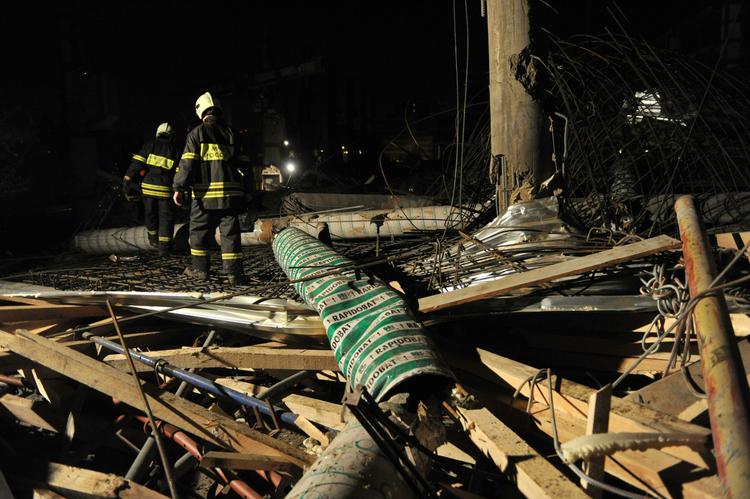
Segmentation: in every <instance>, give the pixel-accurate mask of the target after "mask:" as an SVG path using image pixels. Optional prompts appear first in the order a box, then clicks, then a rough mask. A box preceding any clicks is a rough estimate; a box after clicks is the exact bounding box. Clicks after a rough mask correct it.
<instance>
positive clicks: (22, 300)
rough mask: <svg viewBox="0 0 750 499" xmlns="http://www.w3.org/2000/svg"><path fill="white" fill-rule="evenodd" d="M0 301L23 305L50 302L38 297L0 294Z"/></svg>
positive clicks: (41, 304)
mask: <svg viewBox="0 0 750 499" xmlns="http://www.w3.org/2000/svg"><path fill="white" fill-rule="evenodd" d="M0 302H6V303H19V304H23V305H40V306H43V305H49V304H50V302H48V301H44V300H40V299H38V298H27V297H25V296H8V295H0Z"/></svg>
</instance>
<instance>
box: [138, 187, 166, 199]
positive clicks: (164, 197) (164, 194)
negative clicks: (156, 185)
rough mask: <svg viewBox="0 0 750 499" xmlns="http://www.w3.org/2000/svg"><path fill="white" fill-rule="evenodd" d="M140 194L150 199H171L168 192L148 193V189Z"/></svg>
mask: <svg viewBox="0 0 750 499" xmlns="http://www.w3.org/2000/svg"><path fill="white" fill-rule="evenodd" d="M141 193H142V194H143V195H144V196H146V197H152V198H163V199H169V198H171V197H172V194H170V193H169V192H161V191H150V190H148V189H143V190H142V191H141Z"/></svg>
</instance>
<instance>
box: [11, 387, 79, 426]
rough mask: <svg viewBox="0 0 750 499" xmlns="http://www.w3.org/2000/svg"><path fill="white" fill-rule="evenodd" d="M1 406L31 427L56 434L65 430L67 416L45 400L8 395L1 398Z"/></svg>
mask: <svg viewBox="0 0 750 499" xmlns="http://www.w3.org/2000/svg"><path fill="white" fill-rule="evenodd" d="M0 404H1V405H2V406H3V407H5V409H7V410H8V412H10V413H11V414H13V416H14V417H15V418H16V419H17V420H19V421H21V422H22V423H24V424H27V425H29V426H33V427H35V428H41V429H43V430H47V431H52V432H55V433H58V432H60V431H61V430H62V429H64V428H65V422H66V420H67V417H66V415H65V414H63V413H61V412H58V411H57V410H55V408H54V407H52V406H51V405H50V404H49V402H46V401H44V400H31V399H27V398H22V397H17V396H15V395H13V394H10V393H6V394H5V395H3V396H2V397H0Z"/></svg>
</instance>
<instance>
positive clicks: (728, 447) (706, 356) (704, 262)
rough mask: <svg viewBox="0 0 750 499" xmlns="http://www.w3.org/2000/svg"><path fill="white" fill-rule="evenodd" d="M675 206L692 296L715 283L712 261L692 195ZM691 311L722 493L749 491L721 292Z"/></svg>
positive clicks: (736, 358)
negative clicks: (696, 334)
mask: <svg viewBox="0 0 750 499" xmlns="http://www.w3.org/2000/svg"><path fill="white" fill-rule="evenodd" d="M675 212H676V214H677V223H678V225H679V227H680V238H681V239H682V253H683V256H684V259H685V273H686V275H687V279H688V285H689V288H690V296H691V297H694V296H696V295H698V294H699V293H702V292H704V291H706V290H708V289H710V288H711V286H712V285H714V283H713V280H714V278H715V276H716V266H715V264H714V260H713V258H712V256H711V251H710V247H709V244H708V238H707V237H706V232H705V230H704V229H703V224H702V221H701V218H700V215H699V213H698V210H697V209H696V206H695V201H694V200H693V197H692V196H682V197H680V198H678V199H677V201H676V202H675ZM693 313H694V317H695V328H696V331H697V333H698V339H699V346H700V355H701V365H702V368H703V377H704V379H705V384H706V392H707V394H708V414H709V418H710V420H711V432H712V436H713V442H714V449H715V454H716V466H717V469H718V472H719V478H720V479H721V483H722V486H723V488H724V494H725V496H726V497H747V496H746V494H747V492H748V491H749V490H750V419H748V414H750V403H749V402H748V400H749V398H750V397H749V396H748V385H747V382H746V381H745V371H744V369H743V368H742V360H741V358H740V355H739V350H738V349H737V343H736V340H735V337H734V331H733V330H732V323H731V322H730V320H729V312H728V310H727V304H726V301H725V299H724V295H723V293H722V294H719V295H709V296H706V297H705V298H702V299H701V300H700V302H699V303H698V304H697V305H696V306H695V309H694V312H693Z"/></svg>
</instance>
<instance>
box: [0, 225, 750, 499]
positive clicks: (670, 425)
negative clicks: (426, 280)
mask: <svg viewBox="0 0 750 499" xmlns="http://www.w3.org/2000/svg"><path fill="white" fill-rule="evenodd" d="M678 248H679V242H678V241H675V240H673V239H670V238H667V237H665V236H660V237H657V238H653V239H650V240H647V241H641V242H638V243H634V244H632V245H626V246H622V247H617V248H614V249H612V250H607V251H604V252H601V253H596V254H592V255H587V256H584V257H579V258H574V259H571V260H569V261H566V262H563V263H561V264H555V265H551V266H548V267H545V268H540V269H535V270H531V271H526V272H521V273H518V274H516V275H514V276H510V277H507V278H502V279H499V280H497V281H493V282H490V283H486V284H481V285H477V286H472V287H469V288H465V289H460V290H457V291H454V292H448V293H441V294H439V295H434V296H429V297H424V298H422V299H420V300H419V302H418V307H419V309H420V312H422V313H423V314H427V313H429V312H431V311H435V310H441V309H446V308H449V307H452V306H455V305H457V304H463V303H467V302H471V301H477V300H482V299H487V298H490V297H493V296H499V295H502V294H505V293H508V292H510V291H514V290H519V289H524V288H528V287H531V286H538V285H540V284H544V283H549V282H554V281H556V280H558V279H561V278H564V277H567V276H574V275H580V274H583V273H586V272H590V271H592V270H596V269H604V268H607V267H611V266H614V265H618V264H620V263H622V262H626V261H631V260H634V259H638V258H642V257H645V256H647V255H652V254H655V253H659V252H665V251H675V250H677V249H678ZM128 316H132V313H130V312H125V311H123V310H115V311H114V312H111V311H110V310H108V309H107V308H105V307H101V306H90V305H60V304H52V303H48V302H45V301H42V300H38V299H32V298H19V297H10V296H0V393H2V396H1V397H0V406H2V410H3V411H4V414H3V415H2V419H1V420H0V421H1V423H0V424H2V425H3V431H2V432H0V448H1V449H2V451H0V456H1V457H0V459H1V461H0V469H2V473H0V496H2V497H6V496H7V497H14V496H15V497H31V496H32V495H35V496H39V497H92V496H94V497H163V496H165V495H170V493H171V494H172V495H179V496H184V497H214V496H215V495H219V494H224V493H228V494H238V495H240V496H242V497H284V496H285V495H286V494H287V493H288V492H289V490H290V489H291V487H292V486H293V485H294V483H295V482H296V481H297V480H298V479H299V478H300V477H301V476H302V475H303V474H304V473H305V470H306V469H307V468H309V467H310V465H311V464H312V463H313V462H314V461H315V460H316V459H317V457H318V456H319V455H320V454H321V452H322V451H323V450H324V449H325V448H326V447H327V446H328V445H329V444H330V442H331V441H332V440H333V439H334V438H335V437H336V434H337V432H339V431H341V430H342V429H343V428H344V425H345V423H346V422H347V421H349V420H351V418H352V417H353V416H352V414H351V413H350V412H348V411H347V410H346V409H345V408H344V407H342V403H341V399H342V396H343V395H344V392H345V390H346V381H345V379H344V378H343V376H342V375H341V374H340V371H339V366H338V365H337V363H336V361H335V359H334V356H333V353H332V352H331V350H330V349H328V348H324V347H322V346H321V347H318V348H303V347H300V346H299V345H294V344H283V343H279V342H259V340H255V339H253V338H251V337H248V336H247V335H241V334H237V333H232V332H229V331H222V330H218V329H212V328H210V327H206V326H186V325H184V324H182V325H180V324H176V323H174V322H170V321H169V320H164V319H157V318H155V317H144V318H142V319H140V320H128V321H123V323H122V324H119V323H118V324H117V325H118V326H119V328H120V330H121V333H122V336H120V335H119V334H118V332H117V327H115V324H114V323H115V322H116V321H119V320H120V319H124V318H125V317H128ZM584 316H585V314H584ZM734 319H736V320H737V322H736V324H737V326H738V327H737V332H738V333H742V332H745V331H747V327H746V326H745V324H744V322H742V321H743V320H744V319H746V317H745V316H736V317H734ZM585 322H586V319H584V320H583V321H580V320H579V321H578V322H577V323H576V324H575V325H574V324H559V323H558V324H551V325H549V324H548V325H547V327H546V328H544V327H541V326H540V327H538V328H533V329H532V328H531V327H529V326H528V325H527V326H525V327H524V325H523V324H521V325H516V326H514V327H510V328H508V327H505V326H502V330H501V326H500V325H499V324H498V323H494V322H493V320H492V319H491V318H488V319H487V320H486V322H485V323H484V325H485V327H486V326H488V325H489V327H495V328H497V331H495V333H496V334H495V335H492V336H494V337H495V338H494V339H495V341H485V340H486V338H485V339H484V340H481V341H480V336H481V335H479V334H476V341H475V339H474V338H473V333H474V332H473V331H469V330H465V329H463V330H462V329H461V328H460V325H458V326H456V325H454V326H452V327H453V328H454V329H458V330H459V335H458V337H457V336H456V335H455V334H453V335H452V334H450V333H449V332H444V331H443V330H440V329H437V328H436V329H428V330H429V331H430V332H431V333H432V334H433V339H434V340H435V342H436V344H437V346H438V348H439V349H440V353H441V355H442V356H443V358H444V360H445V361H446V362H447V363H448V364H449V365H450V366H451V367H452V368H453V369H454V372H455V374H456V376H457V378H458V383H457V385H456V387H455V388H454V389H453V393H452V396H451V398H450V399H448V400H446V401H445V402H444V403H443V407H442V410H441V414H440V418H441V421H442V423H443V425H444V428H445V432H444V434H443V433H442V432H436V434H435V435H433V436H434V438H435V439H439V442H436V445H434V447H436V451H435V454H436V455H437V456H442V457H440V458H436V459H437V461H436V462H439V463H440V466H433V467H432V469H431V471H430V472H429V475H428V476H427V479H428V481H429V482H430V483H432V484H434V486H435V491H434V492H435V493H436V494H437V495H440V496H441V497H497V496H500V495H504V494H508V493H509V494H511V495H518V493H520V494H522V495H524V496H526V497H550V498H561V497H566V498H568V497H586V496H589V495H590V496H596V495H597V494H599V493H600V490H599V489H598V488H597V487H594V486H592V485H591V484H590V483H586V482H584V483H583V484H582V483H581V481H580V479H579V478H578V477H577V476H575V475H574V474H573V473H572V472H571V470H570V468H569V467H568V466H567V465H566V464H565V463H563V462H562V461H561V459H560V458H559V456H558V455H556V453H555V450H554V445H553V441H554V440H553V437H554V435H557V437H556V438H557V439H559V441H560V442H561V443H562V444H563V446H564V445H565V443H566V442H570V441H572V440H574V439H576V438H578V437H582V436H585V435H592V434H597V433H608V432H609V433H614V432H633V433H637V434H652V435H653V434H658V435H660V436H662V437H663V438H664V439H666V442H667V444H663V445H661V446H659V447H660V448H647V447H650V445H645V444H644V446H643V449H644V450H616V451H614V452H611V453H605V454H606V455H602V454H591V455H590V456H589V457H588V458H587V459H586V460H585V462H584V463H583V467H584V468H585V470H586V472H587V473H588V474H589V476H591V477H593V478H595V479H597V480H600V481H606V482H607V483H608V484H612V485H614V486H616V487H617V488H619V489H625V490H628V491H631V493H634V494H640V495H644V494H645V495H651V496H655V497H683V496H684V497H717V496H720V495H721V494H722V491H721V487H720V483H719V480H718V477H717V475H716V471H715V463H714V459H713V457H712V455H711V452H710V434H711V433H710V429H709V427H708V423H707V422H706V418H705V412H706V401H705V399H704V398H701V396H700V388H699V387H698V388H696V387H693V386H691V385H689V384H687V383H686V382H685V375H684V374H683V373H681V372H679V371H678V372H676V373H674V374H670V375H668V376H665V377H660V378H659V377H656V376H651V377H650V378H648V379H646V378H645V377H644V376H642V375H639V377H638V380H639V381H638V382H639V383H640V384H641V385H642V387H640V388H637V387H633V386H632V384H631V389H629V390H628V391H629V394H627V396H623V395H625V394H623V393H616V394H615V395H612V394H611V392H608V391H607V390H606V389H604V390H599V387H598V386H597V384H596V380H592V379H588V382H584V381H586V379H587V374H586V373H590V372H597V373H609V375H610V376H611V375H615V376H616V374H617V373H618V372H622V371H623V370H624V369H626V368H627V367H628V366H629V364H628V362H629V360H628V359H631V360H632V359H633V358H636V357H637V355H636V353H635V350H633V349H632V347H633V346H634V345H636V344H637V343H638V339H639V338H641V336H642V333H641V332H639V331H638V329H637V328H631V327H630V325H627V324H623V323H618V324H612V323H610V324H601V323H597V324H595V325H592V324H588V325H587V327H586V325H583V326H582V325H581V324H582V323H585ZM88 326H93V327H94V329H90V331H91V332H93V333H94V334H96V335H97V336H100V337H103V338H106V339H109V340H111V341H113V342H115V343H118V344H119V343H121V342H123V341H124V343H125V345H127V347H129V348H131V349H134V350H137V351H139V352H141V353H144V354H145V355H147V356H148V357H151V358H154V359H160V360H159V363H160V364H161V365H163V364H164V363H167V364H169V365H171V366H174V367H177V368H181V369H183V370H186V371H189V372H190V373H196V374H200V376H202V377H203V378H205V379H208V380H210V381H212V382H213V383H215V384H216V385H218V386H222V387H226V388H228V389H232V390H235V391H237V392H240V393H243V394H245V395H247V396H249V397H253V398H255V399H257V400H260V401H262V403H265V404H267V406H268V411H266V412H265V413H264V412H263V411H261V410H258V408H257V407H256V408H255V409H252V408H248V407H247V406H241V405H240V404H237V403H236V402H235V401H233V400H232V399H230V398H227V397H222V396H217V395H215V394H210V393H207V392H206V391H205V390H203V389H202V388H200V387H196V386H186V387H181V388H178V387H179V386H180V384H181V383H180V380H179V379H176V378H175V377H173V376H170V375H167V374H165V373H164V370H163V369H158V368H157V369H153V368H149V367H146V366H145V365H144V364H140V363H136V364H135V368H136V369H137V371H138V381H137V380H136V378H134V377H133V375H132V374H131V370H130V369H131V368H130V366H129V363H128V359H127V356H125V355H122V354H116V353H112V352H111V351H108V350H107V349H105V348H101V347H100V346H98V345H97V344H95V343H93V342H92V341H90V340H88V339H84V338H83V337H82V334H81V333H82V332H83V331H86V330H88V329H84V328H86V327H88ZM574 330H579V333H580V335H577V334H575V333H574V332H573V331H574ZM321 331H322V328H321ZM454 332H455V331H454ZM505 333H507V335H504V334H505ZM513 338H516V340H513ZM581 338H586V339H585V340H581ZM207 339H208V341H207ZM738 341H739V343H740V350H741V352H742V353H743V356H746V355H749V354H750V347H749V346H748V342H747V341H746V340H739V339H738ZM509 344H512V345H510V348H507V347H509ZM561 352H563V353H561ZM521 359H523V361H521ZM528 359H533V360H535V362H534V365H535V367H532V366H531V365H528V364H526V363H524V362H528V361H529V360H528ZM648 361H649V362H650V364H647V365H646V366H647V367H645V368H643V367H642V369H641V370H640V371H636V372H641V373H653V372H659V371H661V369H662V368H663V367H664V363H665V361H664V358H663V356H662V357H660V356H659V355H656V356H655V357H649V359H648ZM548 365H555V366H556V370H555V371H554V372H550V371H546V370H540V369H539V368H540V367H546V366H548ZM745 365H748V362H747V360H746V361H745ZM688 371H689V373H688V374H690V375H691V376H690V379H691V380H693V382H694V383H695V384H696V385H700V384H701V376H700V364H699V362H696V363H694V364H692V365H691V366H690V367H689V369H688ZM562 372H564V373H566V376H561V375H560V373H562ZM568 374H569V376H568ZM602 376H604V377H605V378H606V374H602ZM656 378H659V379H658V380H656V381H654V379H656ZM607 379H609V378H607ZM644 380H646V381H652V382H645V381H644ZM636 388H637V389H636ZM550 394H551V397H550ZM144 400H145V401H147V404H145V403H144ZM261 405H262V404H261ZM149 413H150V414H151V415H152V417H153V420H154V422H155V424H156V426H157V427H158V430H159V435H160V437H161V439H163V442H162V443H163V446H164V449H163V450H164V455H163V456H162V455H161V454H160V453H158V452H157V449H156V447H158V445H157V446H155V445H154V440H153V437H150V435H152V427H151V426H149V423H150V421H149V420H150V416H149ZM282 414H285V415H288V418H287V419H282V418H281V415H282ZM289 415H290V416H289ZM289 418H291V419H289ZM289 421H291V422H289ZM675 435H679V436H680V438H683V440H674V441H672V440H670V438H672V439H674V438H676V437H674V436H675ZM422 437H424V436H422ZM638 438H641V439H643V440H644V441H647V440H648V439H649V437H648V435H647V436H646V437H638ZM421 440H422V438H420V441H421ZM149 442H151V443H149ZM670 442H671V443H673V445H669V443H670ZM157 443H158V442H157ZM144 448H145V449H146V450H143V449H144ZM165 458H166V461H167V464H166V468H167V470H168V471H169V475H170V477H171V480H172V483H173V486H172V487H170V484H169V480H168V478H167V477H166V475H167V474H166V473H165V465H164V459H165ZM170 489H172V490H171V492H170ZM403 493H404V496H408V494H407V491H403ZM373 497H374V496H373ZM379 497H380V496H379ZM389 497H397V496H389Z"/></svg>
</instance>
